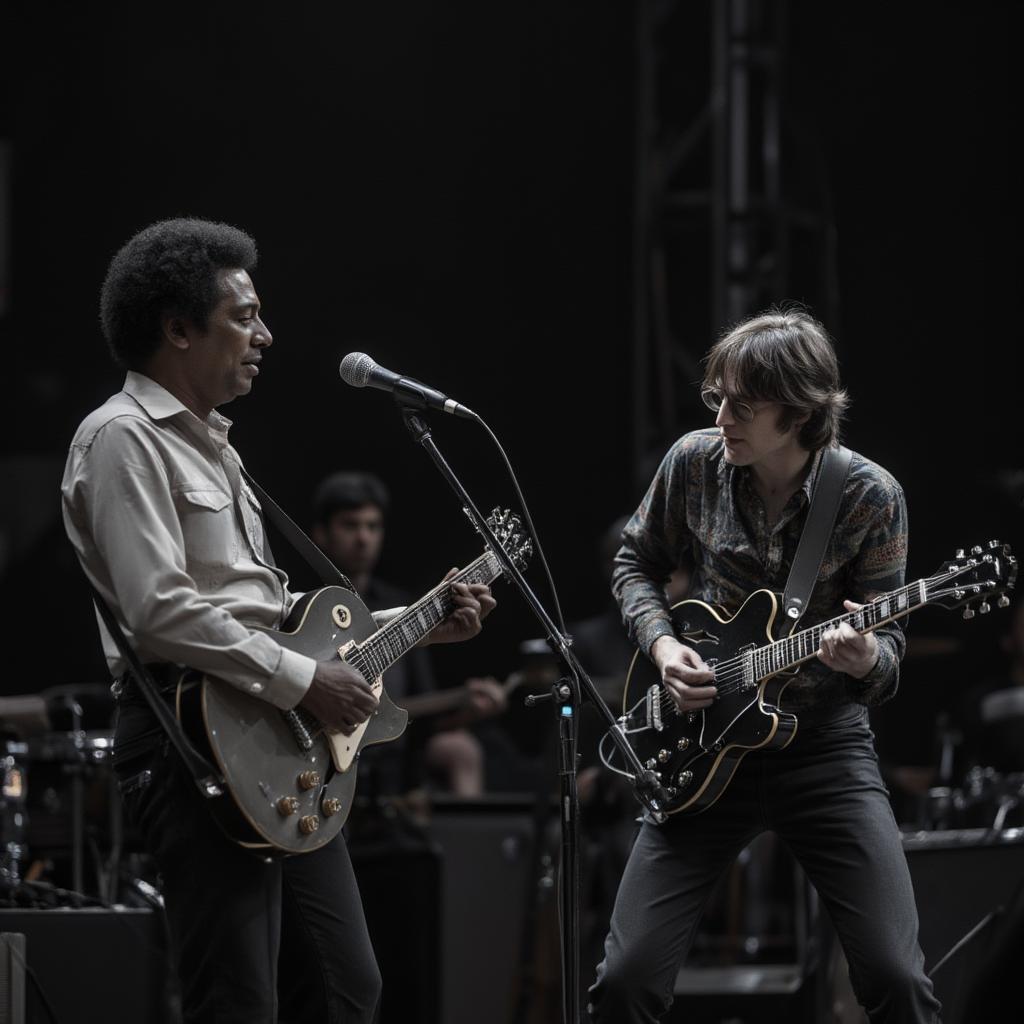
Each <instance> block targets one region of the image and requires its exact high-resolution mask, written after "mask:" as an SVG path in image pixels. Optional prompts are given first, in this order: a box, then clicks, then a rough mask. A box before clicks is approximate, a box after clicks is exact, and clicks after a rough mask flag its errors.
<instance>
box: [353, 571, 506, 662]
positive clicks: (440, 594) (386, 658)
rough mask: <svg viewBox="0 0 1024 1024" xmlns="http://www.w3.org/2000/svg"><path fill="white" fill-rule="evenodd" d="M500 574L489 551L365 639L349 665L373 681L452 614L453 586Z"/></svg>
mask: <svg viewBox="0 0 1024 1024" xmlns="http://www.w3.org/2000/svg"><path fill="white" fill-rule="evenodd" d="M501 572H502V569H501V563H500V562H499V561H498V559H497V558H496V557H495V556H494V554H493V553H492V552H490V551H485V552H484V553H483V554H482V555H481V556H480V557H479V558H478V559H477V560H476V561H475V562H472V563H470V564H469V565H468V566H466V568H465V569H463V570H462V572H460V573H459V574H458V575H457V576H454V577H453V578H452V579H450V580H448V581H447V582H446V583H442V584H440V585H439V586H437V587H435V588H434V590H432V591H431V592H430V593H429V594H426V595H424V596H423V597H421V598H420V599H419V600H418V601H417V602H416V603H415V604H411V605H409V607H408V608H406V609H405V610H404V611H403V612H401V613H400V614H399V615H396V616H395V617H394V618H393V619H392V620H391V621H390V622H388V623H387V625H385V626H382V627H381V628H380V629H379V630H377V632H376V633H374V634H373V635H372V636H370V637H367V639H366V640H364V641H363V642H362V643H361V644H360V645H359V647H358V649H357V650H356V651H355V652H354V653H353V654H351V655H350V656H349V657H348V659H347V660H348V662H349V664H350V665H352V666H353V667H355V668H357V669H359V671H360V672H362V674H363V675H364V676H365V677H366V678H367V679H369V680H373V679H376V678H377V677H378V676H379V675H381V674H382V673H383V672H386V671H387V670H388V669H389V668H390V667H391V666H392V665H393V664H394V663H395V662H396V661H398V659H399V658H401V657H402V655H403V654H406V653H407V652H408V651H410V650H412V648H413V647H415V646H416V645H417V644H418V643H419V642H420V641H421V640H422V639H423V638H424V637H425V636H426V635H427V634H428V633H429V632H430V631H431V630H432V629H433V628H434V627H435V626H437V625H439V624H440V623H441V622H443V621H444V620H445V619H446V618H447V617H448V616H449V615H450V614H451V612H452V610H453V609H454V607H455V602H454V600H453V599H452V584H453V583H491V582H492V581H493V580H495V579H497V578H498V577H499V576H500V575H501Z"/></svg>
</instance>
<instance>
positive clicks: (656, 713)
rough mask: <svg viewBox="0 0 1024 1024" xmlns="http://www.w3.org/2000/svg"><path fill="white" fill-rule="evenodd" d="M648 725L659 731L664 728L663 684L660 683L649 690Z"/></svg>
mask: <svg viewBox="0 0 1024 1024" xmlns="http://www.w3.org/2000/svg"><path fill="white" fill-rule="evenodd" d="M647 725H648V727H649V728H652V729H657V730H658V732H661V730H662V729H663V728H664V726H663V725H662V722H661V686H660V685H659V684H658V683H655V684H654V686H651V687H649V688H648V690H647Z"/></svg>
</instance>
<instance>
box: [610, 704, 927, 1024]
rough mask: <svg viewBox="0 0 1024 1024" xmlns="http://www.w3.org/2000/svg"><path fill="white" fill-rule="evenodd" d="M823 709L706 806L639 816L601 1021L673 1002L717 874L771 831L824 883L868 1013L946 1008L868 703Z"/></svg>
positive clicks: (613, 932)
mask: <svg viewBox="0 0 1024 1024" xmlns="http://www.w3.org/2000/svg"><path fill="white" fill-rule="evenodd" d="M816 717H817V718H818V721H817V722H814V721H813V719H812V716H810V715H801V716H800V721H801V726H800V728H799V729H798V731H797V736H796V738H795V739H794V740H793V742H792V743H791V744H790V745H789V747H787V748H786V749H784V750H780V751H775V752H772V753H761V754H749V755H747V757H746V758H745V759H744V761H743V762H742V763H741V765H740V767H739V768H738V769H737V772H736V774H735V776H734V777H733V780H732V782H731V783H730V785H729V787H728V789H727V790H726V792H725V794H724V795H723V796H722V797H721V798H720V799H719V800H718V802H717V803H715V804H714V805H712V807H710V808H709V809H708V810H707V811H705V812H703V813H702V814H697V815H693V816H690V817H682V816H675V817H672V818H670V819H669V821H668V822H666V823H665V824H664V825H660V826H659V825H653V824H649V823H645V824H644V825H643V826H642V827H641V830H640V834H639V836H638V837H637V841H636V843H635V845H634V847H633V851H632V853H631V854H630V858H629V862H628V864H627V865H626V870H625V873H624V875H623V877H622V882H621V884H620V886H619V892H618V896H617V897H616V901H615V909H614V911H613V913H612V919H611V928H610V931H609V934H608V938H607V939H606V940H605V956H604V960H603V961H602V963H601V964H600V965H599V966H598V969H597V980H596V982H595V983H594V985H593V986H592V987H591V989H590V1013H591V1017H592V1019H593V1020H594V1021H598V1022H614V1024H627V1022H630V1024H640V1022H644V1024H651V1022H654V1021H657V1020H658V1019H659V1017H660V1016H661V1015H662V1014H664V1013H665V1011H666V1010H667V1009H668V1007H669V1006H670V1005H671V1003H672V994H673V983H674V981H675V977H676V974H677V972H678V969H679V966H680V964H681V963H682V961H683V958H684V957H685V956H686V953H687V951H688V950H689V948H690V945H691V943H692V941H693V938H694V934H695V932H696V929H697V925H698V923H699V918H700V914H701V910H702V908H703V906H704V903H705V902H706V900H707V898H708V896H709V895H710V893H711V890H712V888H713V887H714V884H715V882H716V881H717V880H718V878H719V876H720V875H721V874H722V873H723V872H724V871H725V869H726V868H727V867H728V866H729V864H730V863H731V862H732V860H733V858H734V857H735V856H736V854H737V853H739V851H740V850H741V849H742V848H743V847H744V846H745V845H746V844H747V843H748V842H749V841H750V840H751V839H753V838H754V837H755V836H756V835H758V834H759V833H760V832H763V831H765V830H771V831H773V832H775V833H776V834H777V835H778V836H779V838H780V840H781V841H782V842H783V843H785V844H786V845H787V846H788V847H789V849H790V851H791V852H792V853H793V855H794V856H795V857H796V859H797V860H798V861H799V862H800V864H801V865H802V867H803V869H804V871H805V872H806V873H807V876H808V878H809V879H810V881H811V882H812V883H813V884H814V886H815V888H816V889H817V891H818V893H819V895H820V897H821V899H822V901H823V903H824V905H825V907H826V908H827V909H828V912H829V914H830V915H831V918H832V921H833V924H834V925H835V928H836V931H837V933H838V935H839V938H840V941H841V942H842V944H843V949H844V951H845V953H846V957H847V960H848V962H849V965H850V979H851V982H852V984H853V988H854V991H855V993H856V995H857V998H858V999H859V1000H860V1002H861V1004H862V1005H863V1006H864V1008H865V1009H866V1010H867V1013H868V1016H869V1018H870V1019H871V1021H873V1022H880V1021H885V1022H889V1024H896V1022H911V1021H914V1022H934V1021H937V1020H938V1019H939V1010H940V1007H939V1003H938V1000H936V998H935V996H934V995H933V994H932V985H931V982H930V981H929V979H928V978H927V977H926V976H925V974H924V969H923V966H924V957H923V955H922V953H921V950H920V946H919V945H918V939H917V906H916V904H915V902H914V892H913V888H912V886H911V881H910V871H909V868H908V867H907V860H906V857H905V855H904V852H903V846H902V843H901V841H900V835H899V829H898V827H897V825H896V820H895V818H894V816H893V813H892V809H891V806H890V803H889V797H888V793H887V791H886V789H885V786H884V784H883V783H882V780H881V776H880V775H879V771H878V761H877V758H876V756H875V751H874V746H873V742H872V735H871V730H870V728H869V727H868V724H867V713H866V711H865V710H864V709H863V708H859V707H847V708H843V709H841V710H840V711H838V712H833V713H831V714H825V715H820V714H819V715H818V716H816Z"/></svg>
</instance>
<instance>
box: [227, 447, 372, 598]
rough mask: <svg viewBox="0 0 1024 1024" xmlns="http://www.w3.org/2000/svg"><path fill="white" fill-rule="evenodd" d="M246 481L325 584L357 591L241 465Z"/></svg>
mask: <svg viewBox="0 0 1024 1024" xmlns="http://www.w3.org/2000/svg"><path fill="white" fill-rule="evenodd" d="M239 469H241V472H242V476H243V477H244V478H245V482H246V483H247V484H248V485H249V486H250V487H251V488H252V492H253V494H255V495H256V498H257V500H258V501H259V503H260V505H261V506H262V507H263V512H264V514H265V515H266V517H267V518H268V519H269V520H270V521H271V522H272V523H273V524H274V526H276V527H277V529H278V530H280V531H281V534H282V536H283V537H284V538H285V540H287V541H288V542H289V543H290V544H291V546H292V547H293V548H295V550H296V551H297V552H298V553H299V554H300V555H302V557H303V558H304V559H305V560H306V563H307V564H308V565H309V567H310V568H311V569H312V570H313V571H314V572H315V573H316V574H317V576H319V577H320V581H321V582H322V583H323V584H324V585H325V586H336V587H337V586H341V587H344V588H345V589H346V590H351V591H352V592H353V593H354V592H355V589H356V588H355V587H354V586H352V582H351V581H350V580H349V578H348V577H347V576H346V575H345V574H344V573H343V572H342V571H341V570H340V569H339V568H338V567H337V566H336V565H335V564H334V563H333V562H332V561H331V560H330V559H329V558H328V557H327V556H326V555H325V554H324V553H323V552H322V551H321V550H320V549H319V548H318V547H317V546H316V545H315V544H314V543H313V541H312V540H310V539H309V537H307V536H306V535H305V534H304V533H303V532H302V530H301V529H299V527H298V524H297V523H296V522H295V520H294V519H292V517H291V516H289V515H288V513H287V512H285V510H284V509H283V508H281V506H280V505H278V503H277V502H276V501H274V499H273V498H272V497H271V496H270V495H269V494H267V492H266V491H265V490H263V488H262V487H260V485H259V484H258V483H256V481H255V480H253V478H252V477H251V476H249V474H248V473H247V472H246V471H245V470H244V469H242V468H241V466H239Z"/></svg>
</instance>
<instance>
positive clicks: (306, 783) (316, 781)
mask: <svg viewBox="0 0 1024 1024" xmlns="http://www.w3.org/2000/svg"><path fill="white" fill-rule="evenodd" d="M298 782H299V788H300V789H312V788H313V787H314V786H319V785H320V773H319V772H314V771H304V772H300V773H299V779H298Z"/></svg>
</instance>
